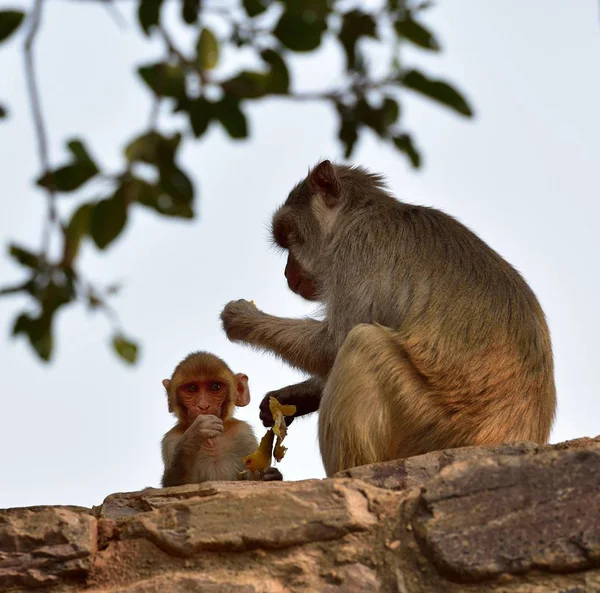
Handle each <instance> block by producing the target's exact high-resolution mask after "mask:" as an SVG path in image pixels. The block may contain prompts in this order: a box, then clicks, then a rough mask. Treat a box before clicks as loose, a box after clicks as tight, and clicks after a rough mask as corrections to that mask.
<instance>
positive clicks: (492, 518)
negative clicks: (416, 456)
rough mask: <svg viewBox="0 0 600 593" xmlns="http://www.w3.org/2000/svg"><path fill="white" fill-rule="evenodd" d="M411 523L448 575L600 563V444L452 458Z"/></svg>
mask: <svg viewBox="0 0 600 593" xmlns="http://www.w3.org/2000/svg"><path fill="white" fill-rule="evenodd" d="M413 525H414V527H415V534H416V536H417V538H418V541H419V543H420V544H421V546H422V549H423V550H424V552H425V553H426V555H427V556H428V557H429V558H430V559H431V560H432V562H433V563H434V564H435V565H436V566H437V568H438V569H439V570H440V571H441V572H442V573H443V574H445V575H447V576H449V577H450V578H452V579H457V580H481V579H488V578H491V577H495V576H498V575H500V574H502V573H508V574H513V575H516V574H521V573H525V572H527V571H530V570H534V569H536V570H538V571H546V572H570V571H577V570H583V569H587V568H592V567H600V449H598V448H592V449H588V450H585V449H577V448H573V449H572V450H563V451H548V452H546V453H541V454H538V455H536V456H533V457H522V458H516V457H498V458H492V459H483V460H479V461H473V462H466V463H459V464H455V465H453V466H451V467H448V468H446V469H445V470H443V471H442V472H441V473H440V475H439V476H438V477H437V478H434V479H432V480H431V481H430V482H429V483H428V484H427V485H426V486H425V488H424V492H423V494H422V497H421V505H420V507H419V510H418V511H417V513H416V515H415V517H414V519H413Z"/></svg>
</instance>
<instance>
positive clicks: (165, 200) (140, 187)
mask: <svg viewBox="0 0 600 593" xmlns="http://www.w3.org/2000/svg"><path fill="white" fill-rule="evenodd" d="M127 191H131V195H132V200H133V201H136V202H138V203H139V204H142V205H143V206H146V207H148V208H152V209H153V210H156V212H158V213H160V214H163V215H164V216H173V217H178V218H193V217H194V211H193V209H192V204H191V201H189V200H177V199H175V198H174V197H173V196H171V195H169V194H167V193H165V192H164V191H163V189H162V188H161V187H160V186H158V185H151V184H150V183H148V182H147V181H144V180H142V179H136V178H134V179H131V180H130V181H129V183H128V187H127Z"/></svg>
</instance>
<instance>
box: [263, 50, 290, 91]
mask: <svg viewBox="0 0 600 593" xmlns="http://www.w3.org/2000/svg"><path fill="white" fill-rule="evenodd" d="M260 56H261V58H262V59H263V60H264V61H265V62H266V63H267V64H269V66H270V67H271V72H270V73H269V75H268V77H267V80H266V85H267V90H268V92H269V93H272V94H274V95H286V94H287V93H288V92H289V89H290V74H289V72H288V67H287V65H286V63H285V61H284V59H283V58H282V57H281V56H280V55H279V54H278V53H277V52H276V51H273V50H272V49H265V50H263V51H262V52H261V53H260Z"/></svg>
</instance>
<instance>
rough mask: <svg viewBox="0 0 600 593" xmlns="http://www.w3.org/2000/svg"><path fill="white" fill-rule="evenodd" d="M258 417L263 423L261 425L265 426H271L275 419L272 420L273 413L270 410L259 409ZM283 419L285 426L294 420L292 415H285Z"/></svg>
mask: <svg viewBox="0 0 600 593" xmlns="http://www.w3.org/2000/svg"><path fill="white" fill-rule="evenodd" d="M258 417H259V418H260V420H261V422H262V423H263V426H265V427H266V428H271V426H273V425H274V424H275V421H274V420H273V414H271V410H261V411H260V414H259V415H258ZM284 420H285V424H286V426H289V425H290V424H291V423H292V422H293V421H294V416H285V417H284Z"/></svg>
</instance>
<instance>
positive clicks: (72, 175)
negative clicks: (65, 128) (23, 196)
mask: <svg viewBox="0 0 600 593" xmlns="http://www.w3.org/2000/svg"><path fill="white" fill-rule="evenodd" d="M67 147H68V148H69V151H70V152H71V154H72V156H73V158H72V159H71V162H70V163H69V164H68V165H65V166H63V167H60V168H58V169H56V170H55V171H49V172H48V173H46V174H45V175H43V176H42V177H40V178H39V179H38V180H37V184H38V185H40V186H41V187H47V188H49V189H54V190H56V191H61V192H71V191H75V190H76V189H79V188H80V187H81V186H82V185H84V184H85V183H87V182H88V181H89V180H90V179H92V178H93V177H95V176H96V174H97V173H98V172H99V169H98V167H97V166H96V163H94V161H93V160H92V158H91V157H90V155H89V153H88V152H87V150H86V148H85V146H84V144H83V142H81V140H71V141H69V142H68V143H67Z"/></svg>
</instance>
